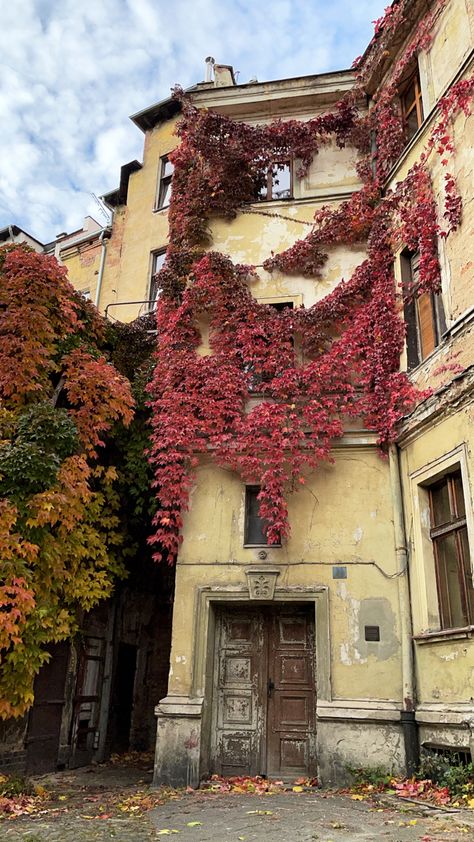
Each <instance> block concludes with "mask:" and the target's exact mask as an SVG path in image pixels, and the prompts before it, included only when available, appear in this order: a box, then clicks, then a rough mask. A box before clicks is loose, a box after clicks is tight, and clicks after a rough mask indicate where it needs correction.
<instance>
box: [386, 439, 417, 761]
mask: <svg viewBox="0 0 474 842" xmlns="http://www.w3.org/2000/svg"><path fill="white" fill-rule="evenodd" d="M389 465H390V485H391V491H392V503H393V527H394V535H395V554H396V559H397V572H398V574H399V575H398V604H399V610H400V627H401V656H402V697H403V703H402V709H401V711H400V722H401V725H402V732H403V738H404V743H405V762H406V771H407V775H408V776H409V777H411V776H412V775H413V774H414V773H415V772H416V770H417V768H418V766H419V762H420V747H419V740H418V725H417V722H416V718H415V700H414V689H415V688H414V664H413V644H412V623H411V605H410V588H409V581H408V550H407V540H406V530H405V519H404V514H403V498H402V483H401V476H400V460H399V452H398V448H397V445H396V444H392V445H390V451H389Z"/></svg>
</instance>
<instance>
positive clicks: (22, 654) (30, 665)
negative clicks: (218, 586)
mask: <svg viewBox="0 0 474 842" xmlns="http://www.w3.org/2000/svg"><path fill="white" fill-rule="evenodd" d="M105 347H106V328H105V323H104V321H103V319H102V318H101V317H100V316H99V315H98V313H97V311H96V310H95V308H94V307H93V306H92V305H91V304H89V303H88V302H86V301H85V300H83V299H82V297H81V296H80V295H79V294H78V293H77V292H76V291H75V290H74V289H73V287H72V286H71V285H70V283H69V282H68V281H67V278H66V270H65V269H64V268H63V267H60V266H59V265H58V263H57V262H56V260H55V259H54V258H52V257H48V256H45V255H42V254H36V253H35V252H32V251H31V250H29V249H28V248H27V247H23V246H5V247H4V248H1V249H0V717H2V718H7V717H11V716H19V715H21V714H23V713H24V712H25V711H26V710H27V709H28V707H29V706H30V705H31V703H32V701H33V683H34V678H35V675H36V674H37V672H38V670H39V669H40V667H41V665H42V664H43V663H44V662H45V661H46V660H47V659H48V657H49V656H48V652H47V645H48V644H49V643H52V642H56V641H59V640H64V639H66V638H67V637H69V636H70V635H72V634H73V633H74V631H75V630H76V628H77V620H78V614H79V611H80V610H89V609H91V608H92V607H93V606H94V605H96V604H97V603H98V602H99V600H101V599H103V598H105V597H107V596H109V595H110V593H111V591H112V588H113V583H114V580H115V578H116V577H117V576H119V575H122V574H123V573H124V565H123V554H122V548H121V545H122V543H123V534H122V533H121V530H120V522H119V518H118V506H119V500H118V492H117V487H116V479H117V472H116V469H115V467H114V466H113V465H110V464H109V462H108V460H107V458H106V457H107V451H106V450H105V448H104V444H105V438H104V437H105V434H107V433H108V431H109V430H110V429H111V427H112V425H116V424H117V423H119V424H120V423H122V424H125V425H128V424H129V423H130V421H131V418H132V414H133V409H132V407H133V399H132V396H131V392H130V386H129V383H128V380H127V379H126V378H125V377H123V376H122V375H121V374H119V372H118V371H117V370H116V368H115V367H114V366H113V365H112V364H111V363H110V362H109V361H108V359H107V356H106V353H105V351H104V348H105Z"/></svg>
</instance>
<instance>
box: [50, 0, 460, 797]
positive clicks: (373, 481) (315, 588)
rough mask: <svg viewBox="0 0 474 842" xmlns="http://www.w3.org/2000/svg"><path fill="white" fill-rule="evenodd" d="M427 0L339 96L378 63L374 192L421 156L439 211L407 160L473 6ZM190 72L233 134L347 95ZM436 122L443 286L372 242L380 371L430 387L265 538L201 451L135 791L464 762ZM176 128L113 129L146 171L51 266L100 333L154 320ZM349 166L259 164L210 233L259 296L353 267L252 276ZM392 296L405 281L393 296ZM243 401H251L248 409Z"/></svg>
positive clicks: (373, 93) (456, 152)
mask: <svg viewBox="0 0 474 842" xmlns="http://www.w3.org/2000/svg"><path fill="white" fill-rule="evenodd" d="M429 5H430V8H429V10H427V8H426V4H425V3H421V2H418V0H409V2H404V3H401V4H399V3H394V4H393V5H392V7H391V9H392V14H393V17H394V19H395V20H394V22H393V25H392V22H391V19H390V16H389V17H388V18H386V19H385V22H384V24H383V25H382V26H381V27H380V29H379V33H378V35H376V37H375V38H374V40H373V41H372V42H371V44H370V45H369V47H368V49H367V52H366V54H365V56H364V59H363V61H364V66H365V68H366V73H365V76H364V94H365V96H362V95H361V92H360V88H358V89H357V90H358V91H359V93H358V100H357V105H358V109H359V113H360V114H364V113H366V112H370V110H371V109H372V108H374V107H375V104H376V103H377V102H380V101H383V98H384V96H385V93H384V92H385V91H387V90H389V89H390V90H392V89H391V88H390V86H391V85H392V87H393V77H394V74H395V77H396V86H395V87H393V90H392V94H391V96H392V100H391V101H392V103H393V102H395V107H396V111H397V114H398V115H399V117H400V120H401V122H402V124H403V130H404V132H405V134H404V137H405V143H404V147H403V150H402V151H401V153H400V154H399V155H398V156H397V160H396V161H395V162H394V164H393V165H391V166H390V168H389V170H388V171H387V172H386V174H385V177H384V181H383V185H382V188H383V189H382V195H383V196H384V197H386V196H389V195H391V193H390V191H392V192H393V191H396V189H397V185H398V184H399V183H400V182H401V181H403V179H405V178H406V177H407V175H408V173H409V171H410V168H412V167H413V165H414V164H415V163H416V162H417V161H419V160H420V159H421V158H422V157H423V156H426V158H425V163H426V167H427V169H428V170H429V174H430V177H431V182H432V185H433V191H434V196H435V200H436V205H437V208H438V218H439V219H441V220H442V219H443V213H445V208H446V207H447V204H446V191H447V187H446V185H447V180H446V165H445V164H444V163H443V160H442V156H439V155H435V154H428V152H427V149H430V148H433V144H432V145H431V147H430V143H431V141H430V138H432V137H433V130H434V129H435V127H436V126H437V125H438V124H439V121H440V120H442V119H444V115H445V110H444V106H443V102H446V101H448V102H449V101H450V99H449V98H450V96H451V95H452V92H457V91H462V90H463V89H462V88H460V86H459V83H460V82H466V90H467V91H470V94H469V95H470V96H472V86H471V88H469V83H468V80H469V79H471V77H472V72H473V68H472V64H473V44H474V9H473V6H472V2H471V0H449V2H444V3H443V2H442V3H438V4H436V3H435V4H429ZM399 7H400V8H402V7H403V17H401V18H400V19H396V14H397V9H398V8H399ZM428 30H429V37H428V35H427V32H428ZM420 32H421V35H420V34H419V33H420ZM380 33H381V34H380ZM417 33H418V36H417ZM423 33H424V34H423ZM416 37H418V40H417V41H416V45H415V46H414V47H413V49H411V44H412V43H414V39H415V38H416ZM381 39H383V45H384V49H383V50H380V49H379V46H380V43H381ZM407 57H408V58H407ZM401 64H403V67H402V69H401V70H400V71H399V72H396V70H397V68H398V67H399V66H401ZM209 75H211V79H210V81H206V82H204V83H200V84H198V85H196V86H194V87H193V88H192V89H190V90H189V91H188V92H187V97H188V99H189V100H190V101H191V102H192V105H193V106H194V107H195V108H197V109H199V110H200V109H208V110H210V111H212V112H215V113H217V114H219V115H224V116H225V117H228V118H231V119H232V120H233V121H235V122H237V123H245V124H248V125H251V126H260V125H262V126H266V125H269V124H270V123H271V122H272V121H275V120H282V121H290V120H294V121H301V122H302V123H304V122H306V121H308V120H311V119H314V118H315V117H317V116H318V115H324V114H327V113H328V112H331V111H332V110H333V109H334V108H335V107H336V104H337V103H338V102H339V101H340V100H341V99H343V98H344V97H347V96H349V95H350V93H351V91H353V90H355V89H356V86H357V84H359V81H358V79H357V78H356V74H355V72H353V71H341V72H335V73H328V74H319V75H316V76H306V77H301V78H297V79H286V80H279V81H275V82H268V83H258V82H249V83H248V84H239V85H237V84H235V80H234V76H233V73H232V69H231V68H229V67H227V66H224V65H214V67H213V74H209ZM453 96H454V94H453ZM449 113H450V117H449V131H450V136H451V134H452V137H453V143H452V148H450V150H449V153H450V154H449V158H450V161H449V174H450V175H452V176H453V178H455V180H456V184H457V188H456V189H457V191H458V192H457V193H456V195H459V197H460V199H461V200H462V207H463V212H462V221H459V222H458V225H457V227H456V226H453V229H452V231H451V232H450V233H449V236H446V237H443V236H440V237H439V239H438V244H437V249H438V256H439V264H440V269H441V291H440V292H433V291H424V290H423V288H422V287H420V286H419V282H418V277H419V274H418V273H419V271H420V269H419V265H420V255H419V253H418V251H417V248H416V247H415V248H414V247H413V242H404V241H403V238H402V237H400V236H399V237H398V238H396V240H395V241H394V242H393V244H392V245H393V254H394V261H393V265H394V274H395V279H396V282H397V289H398V290H399V293H398V302H399V314H400V319H404V320H405V322H406V326H407V327H406V342H405V350H404V352H403V354H402V357H401V361H400V366H401V370H402V371H408V373H409V378H410V380H411V382H413V383H415V384H416V385H417V386H418V387H419V388H420V389H421V390H429V392H425V393H424V396H423V399H420V400H419V401H418V403H417V406H416V407H415V409H412V410H411V411H410V412H409V413H407V414H406V415H405V417H404V418H403V420H402V422H401V423H400V424H399V426H398V436H397V440H396V442H394V443H392V444H391V446H390V447H389V449H388V452H387V455H386V458H381V455H380V449H379V447H378V444H377V439H378V436H377V433H376V432H375V431H374V430H369V429H367V428H366V427H365V426H364V424H363V423H362V421H361V419H360V418H357V417H352V418H351V419H349V420H348V421H346V422H345V424H344V430H343V434H342V435H341V436H339V437H338V438H337V440H335V442H334V445H333V448H332V452H331V456H332V461H330V462H327V461H326V462H324V463H323V464H321V466H320V467H319V468H318V470H316V471H312V472H309V473H308V474H306V475H305V482H304V484H303V485H302V486H301V488H300V489H299V490H298V491H297V492H296V491H294V490H290V491H289V492H288V494H287V506H288V520H289V524H290V527H291V533H290V537H289V538H288V539H287V540H283V541H282V542H281V544H275V543H273V544H270V543H269V542H268V540H267V538H266V536H265V534H264V532H262V519H261V518H260V516H259V508H258V500H257V495H258V493H259V486H258V485H257V484H252V483H249V482H245V481H244V480H243V479H242V477H241V476H240V475H239V472H238V471H237V470H232V469H230V468H229V467H226V466H222V465H219V464H217V462H216V460H215V458H214V457H213V454H212V451H209V452H208V453H207V454H200V456H199V459H198V464H197V467H196V469H195V476H194V481H193V487H192V492H191V497H190V505H189V509H188V511H186V512H185V513H184V515H183V528H182V538H183V540H182V544H181V546H180V549H179V554H178V558H177V562H176V582H175V601H174V609H173V619H172V632H171V655H170V670H169V679H168V689H167V693H166V695H165V696H164V697H163V698H161V699H156V702H157V707H156V716H157V723H158V726H157V742H156V765H155V782H156V783H169V784H172V785H187V784H189V785H191V786H196V785H198V783H199V781H200V780H201V779H202V777H203V776H206V775H208V774H210V773H220V774H225V775H231V774H251V775H255V774H263V775H268V776H275V777H278V778H281V777H288V778H291V777H293V778H294V777H297V776H301V775H305V776H307V777H316V776H317V777H318V778H319V779H320V780H321V781H322V782H323V783H329V782H333V781H341V780H343V779H344V778H345V777H346V776H347V770H348V769H350V768H354V767H361V766H364V767H367V766H383V767H385V768H387V769H391V770H392V771H393V772H402V771H406V770H408V771H413V770H414V768H415V766H416V764H417V761H418V753H419V747H420V745H421V746H422V747H425V748H426V749H428V750H431V751H447V752H448V753H449V752H450V751H452V752H454V751H457V750H458V751H459V750H462V751H463V752H465V753H466V756H467V755H469V753H470V752H471V751H472V750H474V737H473V733H472V729H473V728H474V701H473V696H474V645H473V642H472V636H473V633H474V590H473V573H474V564H473V553H474V522H473V515H472V499H473V475H474V473H473V472H474V464H473V453H472V446H473V445H472V379H473V376H474V369H473V324H474V323H473V318H474V307H473V301H472V293H471V290H472V284H473V279H474V277H473V276H474V263H473V261H472V258H471V255H470V249H472V236H473V231H474V203H473V201H472V184H473V181H474V179H473V175H474V173H473V169H474V159H473V156H472V146H473V142H472V133H473V124H474V117H473V116H472V115H471V114H470V111H469V108H468V106H467V104H466V105H465V107H464V104H463V105H461V106H460V107H459V108H457V110H454V108H453V109H452V110H451V111H450V112H449ZM180 116H181V105H180V101H179V100H176V99H169V100H165V101H163V102H161V103H158V104H156V105H153V106H151V107H150V108H146V109H145V110H144V111H142V112H140V113H139V114H136V115H134V116H133V117H132V120H133V121H134V123H135V124H136V125H137V126H138V127H139V128H140V129H141V130H142V132H143V133H144V153H143V162H141V163H139V162H137V161H133V162H131V163H130V164H126V165H125V166H124V167H122V171H121V176H120V186H119V188H118V189H117V190H114V191H111V192H110V193H108V194H107V195H106V196H105V197H104V199H105V201H106V202H107V204H108V205H109V207H110V208H111V209H112V210H113V222H112V224H111V226H110V227H107V228H106V229H101V228H100V226H98V230H97V231H95V232H94V235H95V240H94V242H95V246H94V248H95V251H93V254H94V255H95V257H94V260H95V263H94V270H93V271H94V274H92V275H91V276H90V278H89V277H88V278H87V283H86V279H85V274H84V273H85V271H86V268H87V267H86V266H85V262H87V261H85V260H84V257H81V255H80V243H79V244H78V243H77V242H76V243H71V244H70V253H69V250H68V249H66V251H64V249H62V251H61V255H62V257H63V259H64V260H65V262H66V264H67V265H68V263H67V259H68V257H69V258H70V259H71V260H73V261H75V264H74V265H75V266H76V269H75V270H74V273H75V274H74V275H72V274H71V278H72V280H73V282H74V284H75V285H76V286H77V287H78V288H79V289H86V288H87V290H88V292H89V294H90V296H91V298H92V299H93V300H94V301H96V303H97V305H98V306H99V308H100V309H101V311H102V312H104V313H105V314H106V315H107V317H109V318H111V319H114V320H119V321H131V320H133V319H135V318H137V317H139V316H140V315H143V314H144V313H147V312H149V311H150V310H153V309H154V307H155V306H156V301H157V299H158V298H159V295H160V291H159V278H158V273H159V271H160V269H161V268H162V267H163V265H164V264H165V261H166V250H167V247H168V243H169V222H168V215H169V203H170V197H171V196H172V189H173V188H172V178H173V164H172V162H171V161H170V159H169V155H170V154H171V153H172V152H173V150H174V149H175V148H176V145H177V142H178V141H177V138H176V134H175V132H176V126H177V123H178V121H179V119H180ZM438 139H439V137H438ZM372 140H373V143H375V142H376V139H375V138H373V139H372ZM360 161H361V152H360V151H359V150H358V148H357V144H356V142H355V141H354V143H352V141H351V139H349V140H347V139H346V141H345V142H344V143H343V144H338V143H337V142H336V140H333V141H331V142H329V143H325V144H324V145H322V146H321V148H320V149H319V150H318V153H317V154H316V155H314V157H313V159H312V162H311V164H310V166H309V168H308V169H307V171H306V173H305V174H304V176H301V175H300V174H299V168H298V165H297V161H295V159H294V158H288V159H285V158H279V159H276V160H275V161H274V166H273V167H272V168H271V169H269V170H268V173H267V176H268V178H267V181H266V185H265V189H264V190H263V191H262V190H261V191H260V195H258V196H256V197H255V201H254V202H250V203H247V204H246V205H245V207H243V208H241V209H239V211H238V212H237V213H236V215H235V218H233V219H231V220H230V219H219V218H217V217H216V218H211V219H210V220H209V228H210V242H211V245H210V247H209V248H210V250H212V251H215V252H220V253H223V254H225V255H228V256H230V258H231V260H232V261H233V263H234V264H244V265H247V266H253V267H256V279H255V280H254V282H253V284H252V287H251V291H252V295H253V296H254V298H255V299H256V300H257V301H258V302H260V303H262V304H264V305H268V306H269V307H270V308H273V309H274V310H277V311H280V312H281V311H282V310H285V309H292V310H295V311H296V310H298V309H299V308H304V310H310V309H311V308H313V307H315V306H316V305H318V303H320V302H322V301H324V300H325V299H326V298H327V297H328V296H330V295H331V293H333V292H334V291H335V290H337V288H338V287H339V285H340V284H341V279H346V280H347V279H349V278H350V277H351V276H352V275H353V273H354V271H355V270H356V268H357V267H358V266H359V265H360V264H362V262H363V261H364V259H365V257H366V253H367V244H366V242H364V241H363V239H362V238H361V239H360V241H354V240H353V239H352V240H349V238H348V241H347V242H340V241H339V242H333V243H332V244H330V245H329V246H328V247H327V248H326V250H327V252H328V259H327V261H326V262H325V264H324V266H323V267H322V269H321V274H320V277H319V278H318V279H317V280H316V279H314V278H311V277H308V276H307V275H306V274H304V273H303V272H284V271H267V270H266V269H265V268H263V264H264V262H265V261H266V260H268V258H269V257H270V256H271V255H274V254H278V253H282V252H284V251H285V250H287V249H288V248H290V247H291V246H293V245H294V243H295V242H296V241H297V240H299V239H300V237H301V236H302V232H304V233H306V232H307V231H309V230H311V226H312V221H313V218H314V216H315V214H316V213H317V212H318V211H320V209H321V208H322V207H323V206H330V208H332V209H334V208H337V207H338V206H340V205H341V203H343V202H347V201H350V200H351V197H353V196H355V195H356V194H357V193H358V192H359V191H360V190H361V188H362V183H361V180H360V168H358V163H360ZM448 192H449V188H448ZM450 195H452V196H454V193H450ZM456 207H458V205H456ZM105 231H106V233H104V232H105ZM91 249H92V244H91ZM73 253H74V255H73ZM91 255H92V251H91ZM101 255H103V260H102V257H101ZM92 259H93V258H92V257H91V258H90V261H92ZM96 264H97V265H96ZM91 265H92V262H91ZM71 266H72V263H71ZM403 288H410V289H411V290H412V294H411V295H409V296H407V298H406V300H405V304H403V301H402V294H401V293H400V290H402V289H403ZM198 327H199V331H200V335H201V342H200V344H199V347H198V348H197V351H196V353H197V354H199V355H201V356H203V357H205V356H209V355H211V354H212V353H213V350H212V337H211V336H210V332H209V324H208V322H206V319H205V318H203V319H201V321H200V323H199V325H198ZM295 342H296V340H295ZM296 353H299V351H298V348H297V349H296ZM261 400H262V398H261V396H260V395H259V394H258V390H254V393H251V394H250V395H249V397H248V411H249V412H250V411H251V410H252V408H253V407H255V406H256V405H258V403H259V402H260V401H261Z"/></svg>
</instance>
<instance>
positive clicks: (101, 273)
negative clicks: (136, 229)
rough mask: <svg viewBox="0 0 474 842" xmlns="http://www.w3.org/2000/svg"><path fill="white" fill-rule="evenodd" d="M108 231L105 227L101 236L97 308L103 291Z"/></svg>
mask: <svg viewBox="0 0 474 842" xmlns="http://www.w3.org/2000/svg"><path fill="white" fill-rule="evenodd" d="M106 233H107V234H108V233H109V231H108V229H107V228H104V230H103V231H101V234H100V237H99V243H100V244H101V246H102V252H101V255H100V265H99V277H98V278H97V291H96V294H95V306H96V307H97V308H98V307H99V300H100V293H101V291H102V278H103V277H104V266H105V253H106V251H107V240H106V239H105V235H106Z"/></svg>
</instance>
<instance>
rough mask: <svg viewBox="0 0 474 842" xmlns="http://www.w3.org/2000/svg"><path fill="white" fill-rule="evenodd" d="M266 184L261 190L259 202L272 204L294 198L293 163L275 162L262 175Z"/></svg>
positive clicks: (258, 197) (287, 161)
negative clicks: (271, 202) (272, 202)
mask: <svg viewBox="0 0 474 842" xmlns="http://www.w3.org/2000/svg"><path fill="white" fill-rule="evenodd" d="M262 177H263V181H264V184H263V186H262V187H261V188H260V190H259V193H258V196H257V199H258V201H259V202H270V201H277V200H282V199H291V198H292V197H293V174H292V169H291V161H290V160H285V161H273V163H271V164H270V166H269V167H268V169H267V171H266V173H263V174H262Z"/></svg>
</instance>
